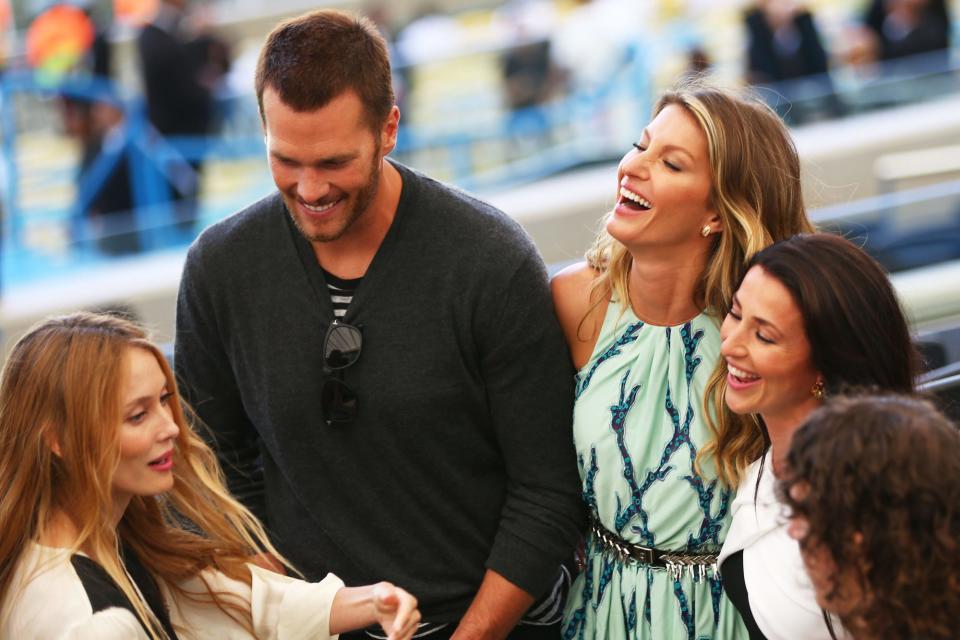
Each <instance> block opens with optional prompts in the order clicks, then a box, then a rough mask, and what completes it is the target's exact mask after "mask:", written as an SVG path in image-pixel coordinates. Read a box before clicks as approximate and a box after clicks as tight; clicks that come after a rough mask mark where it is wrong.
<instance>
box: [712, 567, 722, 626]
mask: <svg viewBox="0 0 960 640" xmlns="http://www.w3.org/2000/svg"><path fill="white" fill-rule="evenodd" d="M722 597H723V580H721V579H720V576H719V575H717V572H716V571H714V572H713V576H711V577H710V599H711V600H712V601H713V624H715V625H716V624H718V623H719V622H720V598H722Z"/></svg>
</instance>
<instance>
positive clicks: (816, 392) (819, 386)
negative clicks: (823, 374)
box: [810, 378, 827, 400]
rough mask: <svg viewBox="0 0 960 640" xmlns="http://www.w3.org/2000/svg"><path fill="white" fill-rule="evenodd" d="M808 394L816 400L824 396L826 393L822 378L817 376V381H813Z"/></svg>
mask: <svg viewBox="0 0 960 640" xmlns="http://www.w3.org/2000/svg"><path fill="white" fill-rule="evenodd" d="M810 395H812V396H813V397H814V398H816V399H817V400H823V398H824V396H826V395H827V393H826V391H825V390H824V388H823V378H817V381H816V382H814V383H813V387H811V389H810Z"/></svg>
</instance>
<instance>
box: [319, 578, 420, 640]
mask: <svg viewBox="0 0 960 640" xmlns="http://www.w3.org/2000/svg"><path fill="white" fill-rule="evenodd" d="M372 624H379V625H380V626H381V627H383V630H384V631H385V632H386V633H387V638H388V639H389V640H409V639H410V638H411V637H412V636H413V633H414V632H415V631H416V630H417V625H419V624H420V611H419V610H417V599H416V598H414V597H413V596H412V595H410V594H409V593H407V592H406V591H404V590H403V589H401V588H400V587H395V586H394V585H392V584H390V583H389V582H378V583H377V584H373V585H370V586H366V587H343V588H342V589H340V590H339V591H338V592H337V595H336V596H334V598H333V604H332V606H331V607H330V634H331V635H334V634H339V633H344V632H345V631H355V630H357V629H363V628H365V627H369V626H370V625H372Z"/></svg>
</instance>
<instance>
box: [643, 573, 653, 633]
mask: <svg viewBox="0 0 960 640" xmlns="http://www.w3.org/2000/svg"><path fill="white" fill-rule="evenodd" d="M652 590H653V571H647V595H646V596H644V598H643V619H644V620H646V621H647V624H650V622H651V620H650V592H651V591H652Z"/></svg>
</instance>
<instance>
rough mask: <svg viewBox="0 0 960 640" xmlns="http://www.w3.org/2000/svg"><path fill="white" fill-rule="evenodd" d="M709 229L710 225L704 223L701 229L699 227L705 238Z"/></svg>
mask: <svg viewBox="0 0 960 640" xmlns="http://www.w3.org/2000/svg"><path fill="white" fill-rule="evenodd" d="M710 231H711V229H710V225H708V224H705V225H703V229H700V235H702V236H703V237H704V238H706V237H707V236H708V235H710Z"/></svg>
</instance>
